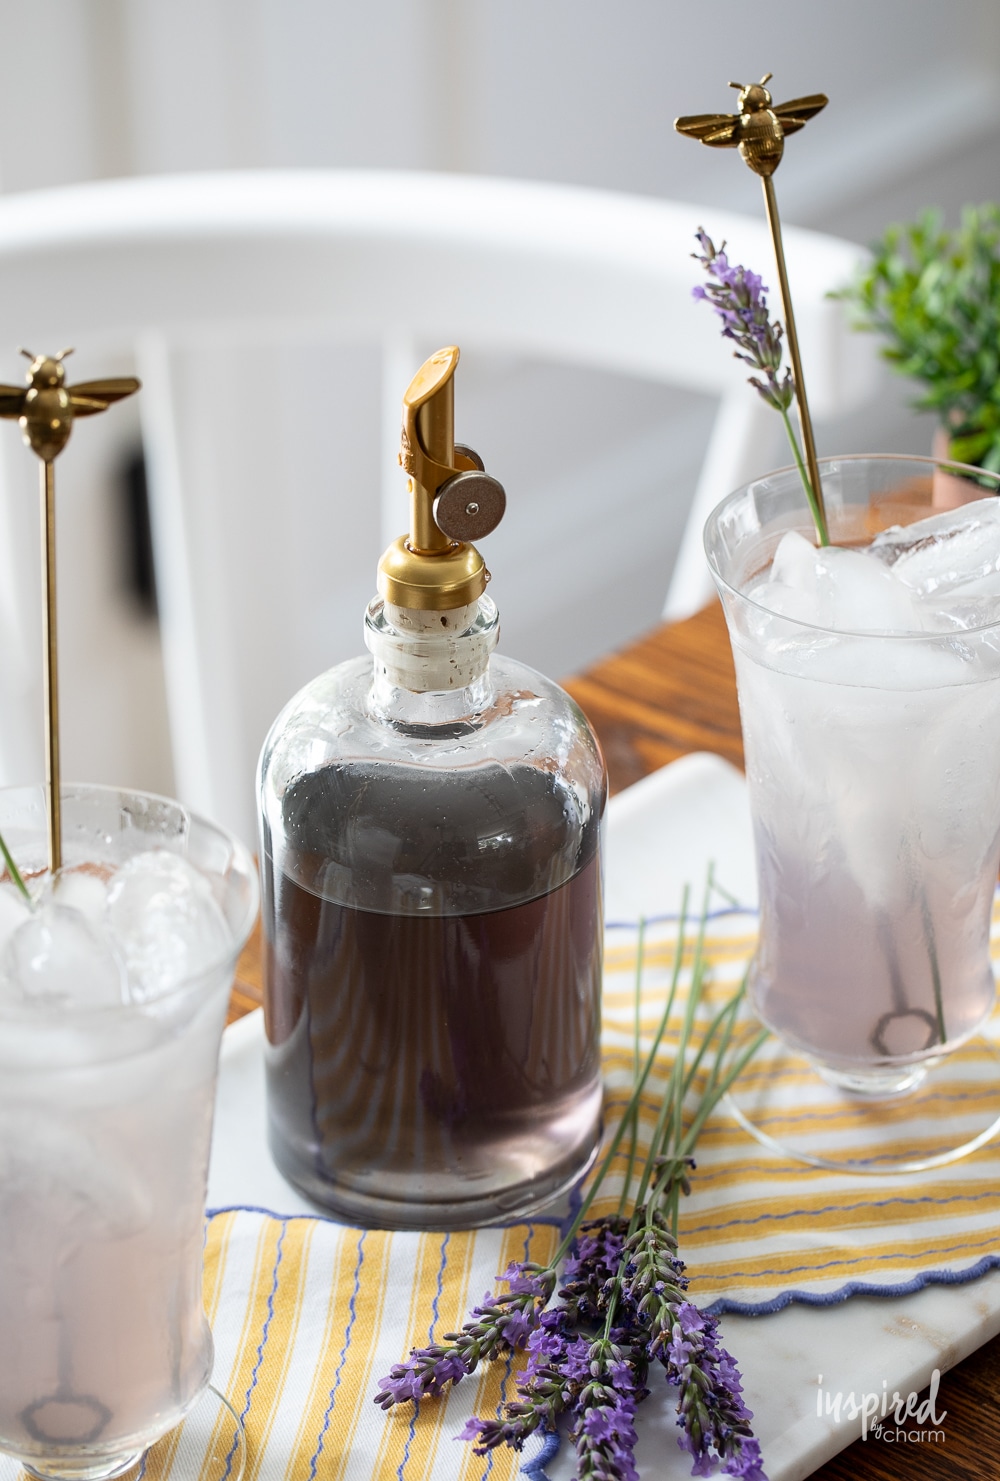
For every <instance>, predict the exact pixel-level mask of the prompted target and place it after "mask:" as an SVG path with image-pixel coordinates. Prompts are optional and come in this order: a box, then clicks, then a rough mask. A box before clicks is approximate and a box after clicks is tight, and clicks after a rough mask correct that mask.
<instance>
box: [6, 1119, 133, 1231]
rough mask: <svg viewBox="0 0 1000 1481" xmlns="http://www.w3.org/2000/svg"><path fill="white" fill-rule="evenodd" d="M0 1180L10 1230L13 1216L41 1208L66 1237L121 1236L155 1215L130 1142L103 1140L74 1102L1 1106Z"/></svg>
mask: <svg viewBox="0 0 1000 1481" xmlns="http://www.w3.org/2000/svg"><path fill="white" fill-rule="evenodd" d="M0 1186H2V1187H3V1189H4V1193H5V1200H4V1207H3V1209H2V1210H0V1225H2V1224H3V1222H4V1219H5V1218H6V1220H7V1228H6V1229H5V1230H4V1233H5V1234H6V1235H7V1236H8V1237H9V1236H10V1233H11V1226H12V1225H13V1224H14V1222H15V1216H16V1217H17V1219H18V1222H21V1221H24V1220H28V1221H30V1220H31V1218H32V1216H36V1217H37V1218H39V1219H41V1221H42V1224H43V1225H47V1226H48V1227H49V1231H50V1232H51V1233H54V1234H55V1236H56V1238H61V1239H67V1238H70V1239H72V1238H78V1237H80V1236H81V1235H82V1236H84V1237H89V1238H94V1237H97V1238H102V1239H123V1238H127V1237H128V1236H129V1235H132V1234H136V1233H137V1232H138V1231H139V1230H141V1229H143V1228H144V1227H145V1226H146V1225H147V1224H148V1223H149V1221H150V1218H151V1217H152V1200H151V1198H150V1195H149V1190H148V1188H147V1187H145V1186H144V1185H143V1182H142V1181H141V1180H140V1179H139V1178H137V1177H136V1174H135V1169H134V1168H130V1167H129V1165H128V1162H127V1160H126V1156H125V1153H124V1148H123V1147H121V1146H116V1145H115V1139H114V1138H113V1137H112V1136H111V1135H105V1136H103V1137H102V1139H101V1141H100V1142H98V1141H97V1140H96V1139H95V1137H94V1135H93V1134H92V1133H91V1132H89V1131H88V1130H87V1129H86V1128H85V1127H83V1126H80V1125H77V1124H76V1122H75V1119H74V1115H73V1111H72V1109H71V1108H69V1107H67V1108H65V1109H63V1110H60V1107H59V1106H51V1107H49V1108H47V1109H44V1110H42V1109H40V1108H39V1107H38V1106H30V1107H23V1108H20V1109H16V1110H9V1111H0ZM23 1227H24V1225H23V1223H22V1228H23ZM29 1227H30V1224H29ZM38 1227H39V1225H38V1224H36V1225H35V1229H36V1234H35V1238H36V1239H37V1238H38V1234H37V1229H38Z"/></svg>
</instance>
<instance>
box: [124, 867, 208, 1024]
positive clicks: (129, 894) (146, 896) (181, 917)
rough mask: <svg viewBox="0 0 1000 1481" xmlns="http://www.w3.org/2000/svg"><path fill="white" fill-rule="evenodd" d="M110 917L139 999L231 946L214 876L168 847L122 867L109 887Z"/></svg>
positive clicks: (167, 988)
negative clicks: (210, 877)
mask: <svg viewBox="0 0 1000 1481" xmlns="http://www.w3.org/2000/svg"><path fill="white" fill-rule="evenodd" d="M106 919H107V925H108V930H109V932H110V934H111V937H112V939H113V940H114V942H115V944H116V946H117V948H118V951H119V953H120V954H121V957H122V959H123V961H124V962H125V967H126V971H127V973H128V991H129V996H130V998H131V999H132V1000H133V1001H134V1002H146V1001H148V1000H149V999H150V998H155V997H158V996H160V994H162V993H165V992H169V991H170V990H171V988H174V987H176V986H178V984H180V983H181V982H183V981H185V979H187V978H189V977H192V976H195V975H196V974H197V973H199V972H203V971H204V970H205V969H206V968H207V967H210V966H211V965H212V964H213V963H215V962H217V961H218V960H219V959H220V957H222V956H224V955H225V953H226V951H227V950H228V948H229V947H230V945H231V935H230V931H229V927H228V926H227V924H226V920H225V917H224V915H223V914H222V911H221V910H220V909H219V906H218V905H217V904H216V901H215V896H214V895H213V894H212V887H211V885H210V884H209V882H208V880H207V879H206V878H205V877H204V875H202V874H199V873H198V871H197V869H195V868H193V866H192V865H190V864H189V863H188V862H187V860H186V859H182V858H181V857H180V855H179V854H172V853H170V852H168V851H167V850H166V849H154V850H151V851H149V852H147V853H142V854H136V855H134V857H133V858H131V859H129V860H128V862H127V863H126V864H123V865H122V867H121V868H120V869H119V870H118V872H117V874H116V875H115V877H114V879H113V880H112V881H111V885H110V888H109V890H108V903H107V915H106Z"/></svg>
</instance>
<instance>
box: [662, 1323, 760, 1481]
mask: <svg viewBox="0 0 1000 1481" xmlns="http://www.w3.org/2000/svg"><path fill="white" fill-rule="evenodd" d="M661 1336H662V1334H661ZM654 1345H655V1347H656V1349H657V1353H656V1355H657V1356H659V1358H660V1361H661V1362H662V1363H663V1365H664V1367H665V1368H666V1370H667V1379H668V1381H669V1382H670V1383H672V1384H676V1385H677V1387H678V1388H679V1389H680V1396H679V1400H678V1405H677V1413H678V1424H679V1425H680V1429H681V1435H680V1439H679V1441H678V1443H679V1444H680V1446H681V1449H682V1450H686V1451H687V1452H688V1454H689V1455H691V1456H692V1457H693V1459H694V1462H695V1463H694V1467H693V1469H692V1475H694V1476H711V1475H712V1474H713V1473H714V1471H715V1468H716V1465H717V1463H718V1462H719V1461H721V1462H722V1469H723V1472H724V1474H725V1475H727V1476H741V1477H743V1478H744V1481H767V1478H766V1476H765V1474H764V1470H763V1466H762V1462H761V1454H760V1446H759V1445H758V1444H757V1441H756V1440H755V1439H754V1437H753V1431H752V1430H751V1428H750V1420H751V1419H752V1418H753V1415H752V1414H751V1412H750V1410H749V1409H748V1408H747V1406H746V1404H744V1402H743V1397H742V1395H743V1385H742V1384H741V1382H740V1374H739V1369H738V1368H737V1366H736V1364H735V1363H734V1362H733V1359H732V1357H731V1356H730V1355H729V1353H728V1352H727V1351H726V1349H725V1348H724V1347H723V1346H722V1344H721V1343H720V1342H719V1338H718V1323H717V1322H716V1320H715V1318H714V1317H711V1316H705V1315H704V1313H703V1312H700V1311H699V1310H698V1308H697V1307H696V1306H695V1305H693V1303H692V1302H690V1301H682V1302H680V1303H679V1304H678V1305H677V1307H676V1310H675V1312H674V1320H673V1325H672V1328H671V1331H670V1342H669V1345H667V1344H665V1343H664V1342H663V1341H661V1340H660V1338H657V1339H655V1340H654V1344H651V1346H654Z"/></svg>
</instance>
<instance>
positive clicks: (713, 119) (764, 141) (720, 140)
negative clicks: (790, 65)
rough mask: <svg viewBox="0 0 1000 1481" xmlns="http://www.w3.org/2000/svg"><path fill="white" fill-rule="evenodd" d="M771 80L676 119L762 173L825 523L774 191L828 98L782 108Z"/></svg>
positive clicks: (802, 419) (807, 450)
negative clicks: (725, 105) (733, 106)
mask: <svg viewBox="0 0 1000 1481" xmlns="http://www.w3.org/2000/svg"><path fill="white" fill-rule="evenodd" d="M770 80H771V73H770V72H765V74H764V76H763V77H762V78H761V80H760V82H750V83H745V84H744V83H741V82H731V83H730V84H729V86H730V87H735V88H738V89H739V98H738V99H737V101H738V103H739V106H740V111H739V113H695V114H691V115H690V116H688V117H686V118H677V119H675V120H674V128H675V129H676V130H677V132H678V133H679V134H686V135H687V136H688V137H689V138H691V139H700V140H701V142H702V143H703V144H708V145H710V146H711V147H712V148H713V149H736V148H738V149H739V151H740V154H741V155H742V156H743V158H744V160H745V161H746V163H747V164H748V165H749V166H750V168H751V170H753V172H754V174H755V175H759V176H760V181H761V185H762V186H763V187H764V208H765V210H766V212H767V224H768V226H769V227H770V230H771V243H772V245H773V247H774V259H775V263H776V264H777V268H778V286H779V288H780V290H781V304H782V309H783V312H784V319H785V335H786V337H787V340H788V357H789V359H790V360H791V362H792V375H793V377H794V380H795V400H796V404H797V405H798V409H799V424H800V426H801V428H802V450H803V452H804V454H805V460H806V468H807V470H808V473H809V482H810V483H811V484H812V488H813V492H814V494H815V495H816V502H817V504H818V505H819V509H820V513H821V515H822V518H823V523H824V525H825V524H826V510H825V507H824V504H823V488H822V485H821V483H820V478H819V463H818V462H817V460H816V440H815V438H814V436H813V427H812V418H811V417H810V415H809V403H808V401H807V400H806V383H805V378H804V376H803V374H802V360H801V357H800V355H799V337H798V334H797V332H796V329H795V314H794V311H793V309H792V294H791V289H790V288H789V286H788V271H787V269H786V267H785V249H784V246H783V244H782V240H781V221H780V219H779V217H778V201H777V197H776V196H775V193H774V180H773V178H772V177H773V175H774V172H775V170H776V169H777V168H778V166H779V164H780V163H781V159H782V155H783V154H784V152H785V139H786V137H787V136H788V135H789V134H794V133H797V132H798V130H799V129H801V128H804V127H805V125H806V124H807V123H808V122H809V120H810V118H813V117H815V115H816V114H817V113H819V112H820V110H821V109H823V108H825V107H826V105H827V102H828V101H829V99H828V98H827V97H826V95H825V94H824V93H811V94H810V95H809V96H808V97H805V98H793V99H792V101H791V102H790V103H781V104H779V105H778V106H777V107H775V106H774V103H773V101H772V98H771V94H770V93H769V92H768V90H767V88H766V87H765V86H764V84H765V83H766V82H769V81H770Z"/></svg>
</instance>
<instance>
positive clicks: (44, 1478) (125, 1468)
mask: <svg viewBox="0 0 1000 1481" xmlns="http://www.w3.org/2000/svg"><path fill="white" fill-rule="evenodd" d="M246 1460H247V1444H246V1437H245V1435H244V1432H243V1421H242V1420H241V1419H240V1417H239V1415H238V1414H237V1413H236V1410H235V1409H234V1408H233V1406H232V1404H230V1402H229V1400H228V1399H226V1398H224V1397H223V1395H222V1394H220V1393H219V1390H218V1389H217V1388H213V1387H212V1386H211V1385H209V1387H208V1388H207V1389H206V1390H205V1392H204V1393H203V1394H202V1396H201V1398H200V1399H199V1400H198V1402H197V1404H195V1406H194V1408H193V1409H192V1410H191V1412H190V1413H189V1414H188V1415H187V1417H186V1418H185V1420H184V1422H183V1424H179V1425H178V1426H177V1428H176V1429H174V1430H171V1431H170V1433H169V1434H168V1435H164V1436H163V1438H162V1440H157V1442H156V1444H155V1445H153V1446H151V1448H150V1449H149V1450H147V1451H146V1452H145V1453H143V1452H142V1451H139V1452H138V1453H137V1454H136V1455H134V1456H131V1457H128V1458H126V1459H124V1460H121V1461H117V1462H115V1463H114V1464H113V1465H112V1466H111V1468H110V1469H109V1468H108V1465H107V1462H105V1463H104V1464H103V1465H100V1464H99V1465H96V1466H95V1465H94V1464H92V1463H90V1464H88V1462H87V1461H86V1460H85V1459H84V1460H81V1461H80V1462H79V1463H78V1464H75V1463H74V1462H72V1461H67V1460H62V1461H60V1462H59V1463H58V1464H57V1465H56V1466H55V1467H54V1468H51V1469H50V1468H46V1469H44V1470H43V1469H40V1468H39V1469H36V1467H35V1466H33V1465H29V1464H27V1462H23V1461H22V1462H21V1465H18V1463H17V1462H16V1461H15V1460H13V1459H11V1458H9V1457H6V1456H0V1481H7V1478H8V1470H7V1469H6V1468H7V1467H8V1466H9V1467H10V1470H9V1475H10V1477H11V1478H13V1477H15V1476H19V1475H21V1474H22V1471H21V1467H22V1466H23V1469H24V1471H25V1472H27V1474H28V1475H29V1476H32V1477H35V1478H37V1481H158V1478H160V1477H164V1476H167V1475H168V1474H169V1475H170V1476H171V1477H172V1478H174V1481H188V1477H191V1478H192V1481H242V1478H243V1474H244V1472H245V1470H246Z"/></svg>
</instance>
